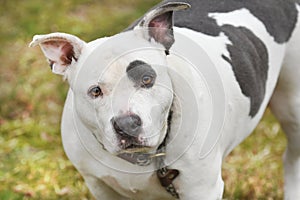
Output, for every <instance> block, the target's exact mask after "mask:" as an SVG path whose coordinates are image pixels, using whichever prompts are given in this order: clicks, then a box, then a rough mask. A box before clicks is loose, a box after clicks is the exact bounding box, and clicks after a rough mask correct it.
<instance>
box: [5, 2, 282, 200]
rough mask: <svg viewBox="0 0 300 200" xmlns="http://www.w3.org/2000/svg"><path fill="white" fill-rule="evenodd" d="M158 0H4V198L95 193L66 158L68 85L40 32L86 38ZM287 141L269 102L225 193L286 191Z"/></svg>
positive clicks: (228, 169)
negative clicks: (39, 43) (35, 39)
mask: <svg viewBox="0 0 300 200" xmlns="http://www.w3.org/2000/svg"><path fill="white" fill-rule="evenodd" d="M157 2H159V0H142V1H141V0H64V1H60V0H49V1H42V0H26V1H18V0H0V3H1V6H0V44H1V48H0V199H1V200H10V199H12V200H17V199H82V200H83V199H92V196H91V195H90V194H89V192H88V189H87V188H86V186H85V184H84V182H83V179H82V178H81V176H80V175H79V174H78V173H77V171H76V170H75V169H74V168H73V166H72V164H71V163H70V162H69V161H68V159H67V158H66V156H65V154H64V151H63V148H62V144H61V137H60V120H61V113H62V108H63V105H64V99H65V97H66V93H67V89H68V85H67V83H66V82H64V81H63V80H62V78H61V77H60V76H57V75H53V74H52V73H51V71H50V68H49V67H48V64H47V62H46V60H45V58H44V56H43V55H42V53H41V51H40V49H39V48H29V47H28V44H29V43H30V41H31V38H32V36H33V35H35V34H46V33H50V32H66V33H71V34H74V35H77V36H78V37H80V38H82V39H83V40H85V41H91V40H94V39H96V38H99V37H103V36H110V35H113V34H115V33H118V32H119V31H122V30H123V29H124V28H126V27H127V26H128V25H129V24H130V23H131V22H133V21H134V20H135V19H137V18H138V17H140V16H141V15H143V14H144V13H145V12H146V11H147V9H149V8H150V7H152V6H153V5H155V4H156V3H157ZM285 145H286V140H285V138H284V136H283V134H282V131H281V129H280V126H279V125H278V123H277V122H276V120H275V119H274V117H273V116H272V115H271V113H270V111H269V110H267V112H266V114H265V117H264V120H263V121H262V122H261V123H260V124H259V126H258V127H257V129H256V130H255V132H254V133H253V134H252V136H251V137H249V138H248V139H247V140H246V141H245V142H244V143H242V144H241V145H240V146H238V147H237V148H236V149H235V150H234V151H233V152H232V153H231V154H230V156H229V157H228V158H227V159H226V163H224V167H223V177H224V180H225V185H226V188H225V195H224V198H225V199H282V198H283V192H282V187H283V178H282V164H281V157H282V154H283V151H284V147H285Z"/></svg>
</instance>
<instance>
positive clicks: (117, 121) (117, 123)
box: [111, 114, 142, 137]
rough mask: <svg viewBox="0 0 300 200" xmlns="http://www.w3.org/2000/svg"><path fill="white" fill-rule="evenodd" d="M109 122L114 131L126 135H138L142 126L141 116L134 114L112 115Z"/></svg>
mask: <svg viewBox="0 0 300 200" xmlns="http://www.w3.org/2000/svg"><path fill="white" fill-rule="evenodd" d="M111 122H112V125H113V127H114V129H115V131H116V133H118V134H119V135H121V136H127V137H128V136H129V137H138V134H139V133H140V128H141V126H142V120H141V118H140V117H139V116H138V115H135V114H129V115H122V116H118V117H114V118H113V119H112V120H111Z"/></svg>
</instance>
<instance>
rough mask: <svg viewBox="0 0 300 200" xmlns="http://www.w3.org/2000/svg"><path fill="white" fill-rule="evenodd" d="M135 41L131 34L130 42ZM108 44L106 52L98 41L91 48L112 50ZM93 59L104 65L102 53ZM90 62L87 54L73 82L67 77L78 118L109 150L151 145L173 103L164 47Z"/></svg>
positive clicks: (159, 135) (154, 144)
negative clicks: (114, 58) (97, 43)
mask: <svg viewBox="0 0 300 200" xmlns="http://www.w3.org/2000/svg"><path fill="white" fill-rule="evenodd" d="M137 37H138V36H137ZM113 39H114V38H111V39H110V40H113ZM137 40H140V39H139V38H134V37H132V41H131V42H132V43H134V42H136V41H137ZM141 42H143V41H141ZM144 42H147V41H144ZM147 43H148V42H147ZM145 45H146V44H145ZM111 46H113V45H110V48H109V50H106V49H101V48H102V47H103V46H102V45H101V44H100V45H99V47H98V48H100V49H98V50H96V51H103V52H105V51H109V52H115V49H111V48H116V47H111ZM148 46H149V44H148ZM94 52H95V51H94ZM94 55H96V54H94ZM114 56H115V55H114V54H113V55H111V57H112V59H113V57H114ZM90 59H91V60H92V61H90ZM95 60H99V65H102V64H103V62H102V63H101V60H102V57H101V58H95ZM94 63H95V62H94V61H93V56H88V58H87V60H86V61H84V62H83V63H82V67H80V68H81V70H80V71H78V72H76V73H75V74H76V80H74V79H73V78H72V79H73V80H72V82H73V83H72V86H71V88H72V90H73V92H74V103H75V105H74V106H75V109H76V112H77V114H78V116H79V117H80V118H81V121H83V122H84V123H85V125H86V126H87V127H88V128H89V129H90V130H91V131H92V132H93V133H94V135H95V136H96V138H97V140H98V141H99V142H100V143H102V144H103V146H104V148H105V149H107V150H108V151H109V152H111V153H120V152H123V151H124V150H126V151H140V150H141V149H143V150H149V151H150V150H154V149H156V148H157V146H158V145H159V144H160V143H161V142H162V141H163V139H164V137H165V134H166V132H167V131H166V129H167V120H168V115H169V110H170V107H171V104H172V101H173V92H172V83H171V79H170V77H169V75H168V70H167V62H166V54H165V52H164V49H162V48H158V49H157V48H153V49H152V50H147V49H146V50H139V51H133V52H132V53H128V54H126V55H124V56H122V57H121V58H118V59H116V60H115V61H113V62H111V63H110V64H109V65H108V66H103V67H101V66H98V67H97V64H94ZM104 65H106V64H104Z"/></svg>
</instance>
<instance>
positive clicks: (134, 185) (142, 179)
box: [101, 173, 172, 200]
mask: <svg viewBox="0 0 300 200" xmlns="http://www.w3.org/2000/svg"><path fill="white" fill-rule="evenodd" d="M101 180H102V181H103V182H104V183H105V184H106V185H107V186H109V187H110V188H112V189H113V190H115V191H116V192H117V193H119V194H121V195H122V196H124V197H127V198H133V199H149V200H151V199H172V196H171V194H169V193H167V192H166V190H165V189H164V188H163V187H162V186H161V185H160V183H159V181H158V179H157V177H156V174H155V173H153V174H151V175H150V176H149V175H143V174H142V175H132V174H130V175H124V174H121V175H120V176H118V175H111V176H104V177H102V178H101Z"/></svg>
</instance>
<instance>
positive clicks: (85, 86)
mask: <svg viewBox="0 0 300 200" xmlns="http://www.w3.org/2000/svg"><path fill="white" fill-rule="evenodd" d="M299 3H300V2H299V1H298V0H252V1H243V0H182V1H174V0H167V1H163V2H162V3H160V4H159V5H157V6H156V7H154V8H153V9H151V10H150V11H149V12H148V13H146V14H145V15H144V16H143V17H142V18H141V19H139V20H137V21H136V22H135V23H134V24H133V25H132V26H130V27H129V28H128V29H127V30H126V31H125V32H123V33H120V34H117V35H115V36H112V37H108V38H101V39H98V40H95V41H92V42H90V43H86V42H84V41H82V40H81V39H79V38H77V37H75V36H73V35H69V34H65V33H51V34H47V35H37V36H35V37H34V38H33V41H32V43H31V46H35V45H40V47H41V49H42V51H43V53H44V54H45V56H46V57H47V59H48V60H49V62H50V66H51V69H52V71H53V72H54V73H56V74H60V75H63V76H64V78H65V79H66V80H68V82H69V85H70V90H69V93H68V97H67V100H66V104H65V108H64V113H63V118H62V138H63V145H64V148H65V151H66V153H67V155H68V157H69V159H70V160H71V161H72V163H73V164H74V165H75V167H76V168H77V169H78V171H79V172H80V173H81V174H82V176H83V177H84V179H85V181H86V184H87V185H88V187H89V189H90V191H91V192H92V194H93V195H94V196H95V198H96V199H101V200H104V199H108V200H111V199H145V200H146V199H149V200H150V199H176V198H180V199H186V200H199V199H205V200H208V199H212V200H215V199H221V198H222V194H223V188H224V184H223V181H222V175H221V165H222V161H223V159H224V157H225V156H226V155H228V154H229V153H230V151H231V150H232V149H233V148H234V147H235V146H237V145H238V144H239V143H240V142H241V141H242V140H244V139H245V138H246V137H247V136H248V135H249V134H250V133H251V132H252V131H253V129H254V128H255V127H256V125H257V124H258V122H259V120H260V119H261V117H262V115H263V113H264V111H265V109H266V107H267V105H268V104H270V107H271V109H272V111H273V113H274V114H275V116H276V117H277V118H278V120H279V121H280V122H281V125H282V127H283V129H284V131H285V133H286V136H287V139H288V146H287V149H286V152H285V156H284V168H285V173H284V175H285V186H284V190H285V199H300V87H299V84H300V78H299V77H300V67H299V66H298V65H299V64H300V56H299V55H300V54H299V53H300V49H299V48H300V47H298V46H299V45H300V32H299V31H300V29H299V20H298V19H299V8H300V7H299ZM185 40H186V41H189V42H190V43H189V42H186V41H185ZM185 44H188V45H185ZM132 45H133V46H132ZM193 45H194V46H193ZM128 46H131V47H132V48H131V47H130V48H128ZM197 47H199V48H198V50H197ZM200 47H201V48H200ZM130 49H131V50H130ZM132 49H134V50H132ZM197 55H198V57H197ZM189 56H191V59H189ZM197 58H198V59H197ZM190 60H192V61H190ZM194 63H197V64H194ZM212 68H214V69H212ZM205 70H208V71H209V70H215V71H214V73H211V72H209V73H206V72H205ZM214 83H215V85H214ZM218 95H219V96H218ZM218 116H221V117H219V118H217V117H218ZM216 126H219V128H216Z"/></svg>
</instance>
